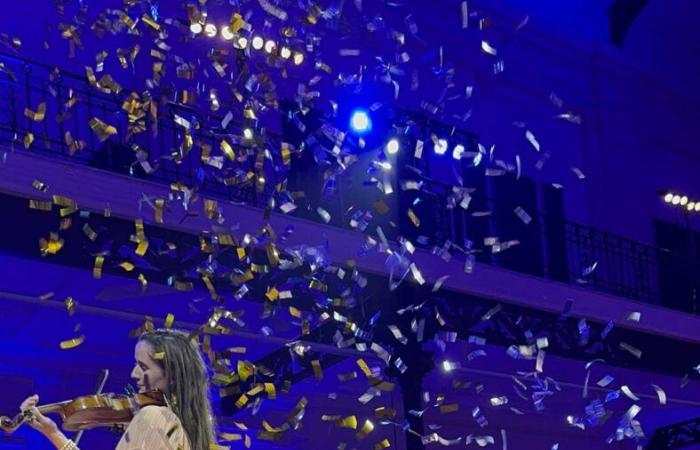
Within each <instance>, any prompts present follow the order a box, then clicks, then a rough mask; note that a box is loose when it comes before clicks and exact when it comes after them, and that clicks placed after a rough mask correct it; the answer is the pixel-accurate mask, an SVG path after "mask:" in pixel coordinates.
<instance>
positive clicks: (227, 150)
mask: <svg viewBox="0 0 700 450" xmlns="http://www.w3.org/2000/svg"><path fill="white" fill-rule="evenodd" d="M219 148H220V149H221V151H222V152H223V153H224V155H226V157H227V158H228V159H229V160H231V161H234V160H235V159H236V154H235V153H234V151H233V147H231V144H229V143H228V142H227V141H226V140H225V139H224V140H222V141H221V144H219Z"/></svg>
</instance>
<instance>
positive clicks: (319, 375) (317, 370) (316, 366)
mask: <svg viewBox="0 0 700 450" xmlns="http://www.w3.org/2000/svg"><path fill="white" fill-rule="evenodd" d="M311 367H312V368H313V370H314V377H315V378H316V379H317V380H322V379H323V370H322V369H321V362H320V361H319V360H318V359H314V360H313V361H311Z"/></svg>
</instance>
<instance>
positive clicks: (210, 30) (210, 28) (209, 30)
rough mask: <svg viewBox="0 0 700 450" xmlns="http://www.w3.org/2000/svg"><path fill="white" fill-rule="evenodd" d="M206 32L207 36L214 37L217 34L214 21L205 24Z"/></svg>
mask: <svg viewBox="0 0 700 450" xmlns="http://www.w3.org/2000/svg"><path fill="white" fill-rule="evenodd" d="M204 34H206V35H207V37H210V38H211V37H214V36H216V25H214V24H213V23H208V24H206V25H204Z"/></svg>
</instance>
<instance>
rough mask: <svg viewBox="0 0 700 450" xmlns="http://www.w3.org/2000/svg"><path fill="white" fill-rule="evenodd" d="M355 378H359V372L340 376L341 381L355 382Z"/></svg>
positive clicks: (340, 374)
mask: <svg viewBox="0 0 700 450" xmlns="http://www.w3.org/2000/svg"><path fill="white" fill-rule="evenodd" d="M355 378H357V372H355V371H354V370H353V371H352V372H350V373H345V374H342V373H339V374H338V380H340V381H348V380H354V379H355Z"/></svg>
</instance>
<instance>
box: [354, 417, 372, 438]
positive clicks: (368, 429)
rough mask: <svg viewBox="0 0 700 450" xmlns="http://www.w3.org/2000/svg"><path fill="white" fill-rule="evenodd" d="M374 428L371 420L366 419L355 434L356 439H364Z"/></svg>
mask: <svg viewBox="0 0 700 450" xmlns="http://www.w3.org/2000/svg"><path fill="white" fill-rule="evenodd" d="M373 430H374V424H373V423H372V421H371V420H369V419H366V420H365V423H364V424H363V425H362V429H360V431H358V432H357V433H356V434H355V437H356V438H357V439H364V438H366V437H367V435H368V434H370V433H371V432H372V431H373Z"/></svg>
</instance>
